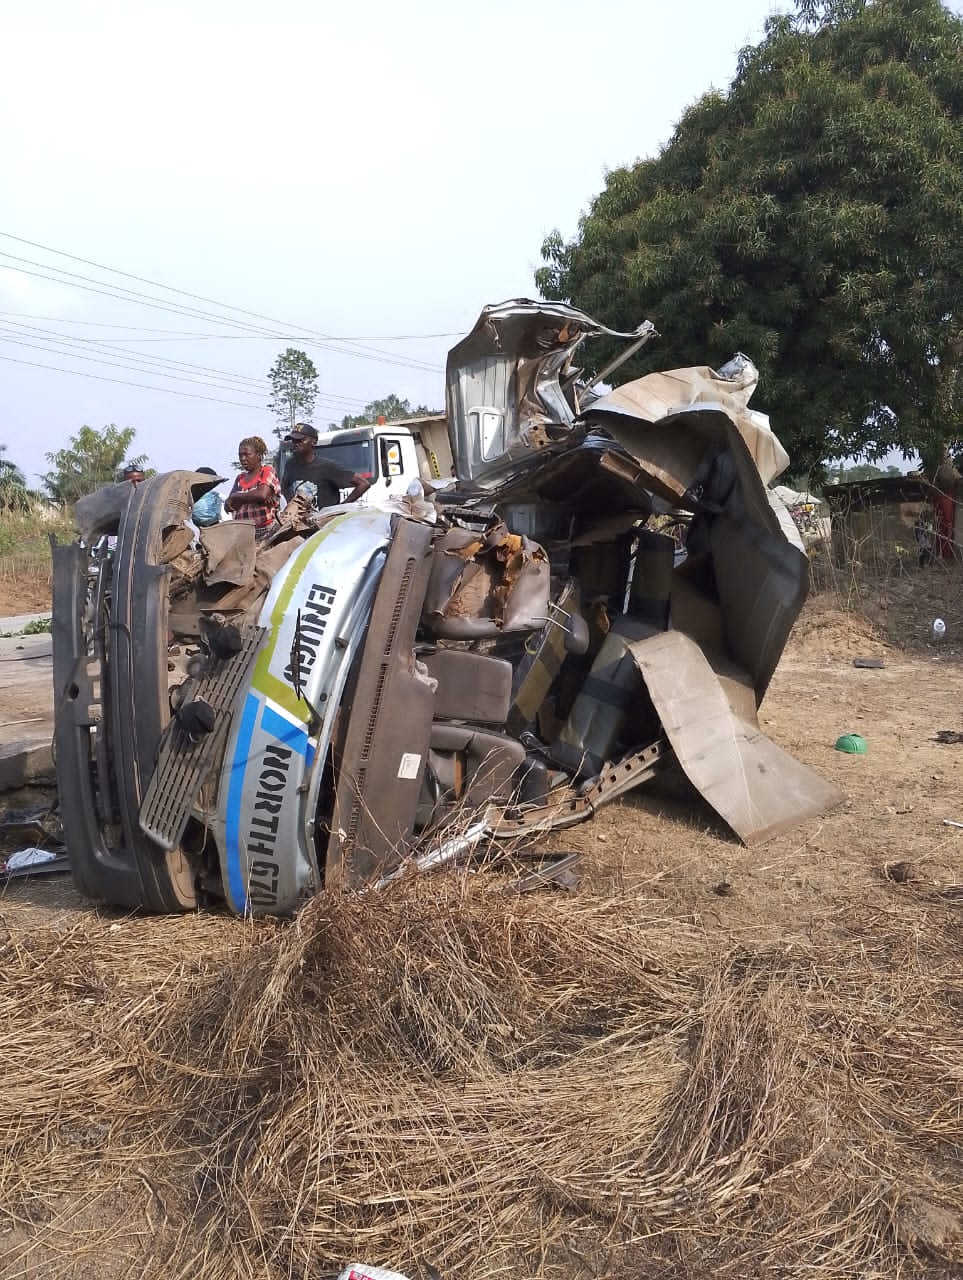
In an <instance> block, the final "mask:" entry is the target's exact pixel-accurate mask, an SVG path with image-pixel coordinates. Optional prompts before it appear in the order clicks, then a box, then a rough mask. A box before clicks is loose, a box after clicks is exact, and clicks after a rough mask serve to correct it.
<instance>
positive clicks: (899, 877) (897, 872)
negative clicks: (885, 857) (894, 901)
mask: <svg viewBox="0 0 963 1280" xmlns="http://www.w3.org/2000/svg"><path fill="white" fill-rule="evenodd" d="M913 870H914V868H913V864H912V862H908V861H905V860H904V861H902V862H887V863H886V865H885V866H884V867H883V875H884V876H885V877H886V879H887V880H892V881H894V883H896V884H906V882H907V881H908V880H911V879H912V877H913Z"/></svg>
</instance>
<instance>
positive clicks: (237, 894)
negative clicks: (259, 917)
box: [225, 693, 261, 913]
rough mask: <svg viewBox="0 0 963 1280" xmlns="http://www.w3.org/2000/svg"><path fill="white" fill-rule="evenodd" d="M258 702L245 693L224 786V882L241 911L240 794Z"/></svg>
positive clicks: (244, 893)
mask: <svg viewBox="0 0 963 1280" xmlns="http://www.w3.org/2000/svg"><path fill="white" fill-rule="evenodd" d="M260 705H261V700H260V699H259V698H257V697H255V695H254V694H253V693H249V694H248V695H247V698H246V700H245V702H244V711H243V713H242V715H241V725H240V728H239V729H238V733H237V745H236V746H235V748H234V759H233V760H232V761H231V781H230V783H229V784H228V788H227V822H226V824H225V845H226V848H225V858H226V861H227V884H228V892H229V893H230V895H231V900H232V902H233V905H234V909H235V910H236V911H239V912H242V913H243V912H246V911H247V885H246V884H245V883H244V874H243V872H242V871H241V832H240V817H241V797H242V795H243V794H244V778H245V775H246V773H247V764H248V759H249V757H250V754H251V740H252V738H253V737H254V725H255V723H256V721H257V712H258V707H259V706H260Z"/></svg>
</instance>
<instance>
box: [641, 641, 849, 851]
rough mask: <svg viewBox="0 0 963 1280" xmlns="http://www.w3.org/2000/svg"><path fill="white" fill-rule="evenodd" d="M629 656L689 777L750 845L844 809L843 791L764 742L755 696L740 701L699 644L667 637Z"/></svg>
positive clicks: (734, 679) (731, 681) (734, 683)
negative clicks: (754, 702) (808, 819)
mask: <svg viewBox="0 0 963 1280" xmlns="http://www.w3.org/2000/svg"><path fill="white" fill-rule="evenodd" d="M629 652H630V653H631V655H632V658H633V660H634V661H635V663H636V666H637V667H638V669H639V671H640V673H641V675H642V679H643V680H644V681H645V685H646V688H647V689H648V691H649V696H650V697H651V699H652V702H653V704H654V705H655V709H656V711H657V712H658V715H659V719H660V720H661V722H662V727H663V729H664V731H665V734H666V737H667V738H668V739H669V742H670V743H671V744H672V748H673V751H674V752H675V756H676V759H677V760H678V762H679V764H680V766H681V767H682V770H683V772H684V773H685V775H686V777H687V778H688V779H689V781H690V782H691V783H692V785H693V786H694V787H695V789H696V790H697V791H698V792H699V794H700V795H701V796H702V797H703V798H704V799H705V800H706V801H707V802H708V803H709V804H710V805H711V806H712V808H713V809H715V811H716V813H718V814H719V816H720V817H721V818H722V819H723V820H724V821H725V822H726V823H727V824H728V825H729V826H730V827H731V828H732V830H733V831H734V832H735V833H736V835H737V836H738V837H739V839H740V840H742V841H743V842H744V843H745V844H747V845H756V844H761V843H762V842H763V841H765V840H769V839H771V838H772V837H773V836H776V835H779V834H780V832H782V831H786V830H789V829H790V828H792V827H794V826H796V825H797V824H798V823H800V822H803V821H805V820H806V819H807V818H813V817H818V816H819V815H820V814H823V813H826V812H827V811H828V810H829V809H832V808H835V806H836V805H838V804H840V803H841V802H842V800H843V793H842V792H841V791H840V790H839V788H838V787H836V786H834V785H833V783H831V782H827V781H825V779H823V778H821V777H820V776H819V774H817V773H815V772H814V771H813V770H812V769H810V768H809V766H808V765H805V764H803V763H801V761H799V760H795V759H793V757H792V756H791V755H789V754H788V752H786V751H784V750H783V749H782V747H780V746H777V745H776V743H775V742H773V741H772V740H771V739H770V738H767V737H766V735H765V734H764V733H763V732H762V730H761V729H760V728H759V724H758V721H757V719H756V715H755V708H754V706H753V699H752V696H751V690H746V691H745V692H747V693H748V694H749V696H748V697H746V696H740V689H739V683H740V682H739V680H738V676H737V675H733V674H732V673H730V674H729V676H728V677H727V678H726V679H725V681H723V680H722V679H720V676H719V674H717V672H716V671H714V670H713V667H712V666H711V665H710V662H709V659H708V658H707V657H706V655H705V654H704V653H703V652H702V650H701V649H700V648H699V646H698V645H697V644H696V643H695V641H694V640H692V639H690V638H689V637H688V636H686V635H683V634H682V632H680V631H667V632H664V633H662V634H661V635H657V636H652V637H650V638H647V639H644V640H639V641H636V642H635V643H634V644H631V645H629ZM727 689H728V696H727Z"/></svg>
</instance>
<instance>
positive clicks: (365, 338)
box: [0, 232, 464, 342]
mask: <svg viewBox="0 0 963 1280" xmlns="http://www.w3.org/2000/svg"><path fill="white" fill-rule="evenodd" d="M2 234H3V233H2V232H0V235H2ZM0 316H9V317H11V319H19V320H48V321H50V322H51V323H53V324H82V325H96V326H97V327H98V328H100V329H124V330H130V331H131V332H135V333H151V334H159V335H163V336H160V337H153V338H127V339H126V341H127V342H167V341H168V339H169V338H203V339H204V340H205V341H209V342H231V341H241V340H243V341H246V342H260V341H265V342H268V341H271V342H273V341H274V340H275V339H274V335H273V334H272V335H270V336H268V337H262V335H261V334H259V333H195V332H192V331H191V330H189V329H154V328H151V327H150V326H149V325H143V324H113V323H112V322H111V321H109V320H79V319H75V318H74V317H72V316H37V315H33V314H32V312H28V311H0ZM461 337H464V334H463V333H462V332H461V331H460V330H457V329H453V330H452V331H451V332H450V333H366V334H357V333H355V334H350V335H347V336H346V335H344V334H336V335H334V336H333V337H332V341H333V342H427V341H428V340H429V339H431V338H461Z"/></svg>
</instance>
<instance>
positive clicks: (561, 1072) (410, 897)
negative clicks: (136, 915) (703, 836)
mask: <svg viewBox="0 0 963 1280" xmlns="http://www.w3.org/2000/svg"><path fill="white" fill-rule="evenodd" d="M901 892H902V893H903V894H904V897H903V899H902V901H901V902H898V903H895V904H894V906H893V908H892V910H886V911H878V912H877V914H875V915H874V916H873V917H872V918H866V915H865V907H863V908H862V909H859V908H857V907H856V906H853V907H851V908H850V907H848V906H847V905H845V904H841V905H840V907H839V910H838V912H837V914H836V916H835V917H834V918H833V919H832V920H831V921H830V922H829V923H828V924H825V925H824V926H823V933H822V934H821V935H820V936H814V937H812V938H811V939H810V940H809V941H808V942H807V943H805V944H799V943H796V944H794V945H790V944H784V945H778V946H773V945H772V943H771V941H764V940H763V939H762V937H760V939H759V942H758V944H757V945H755V946H754V945H752V944H751V942H750V941H747V940H745V939H743V941H742V943H741V944H740V946H739V947H738V948H730V949H728V950H726V951H724V952H719V953H716V952H714V951H713V949H712V947H711V946H710V944H709V942H708V940H707V938H706V937H705V936H704V935H703V934H702V932H701V931H700V930H699V929H698V928H697V927H696V926H694V925H693V924H691V923H686V922H685V921H683V920H678V919H673V918H671V917H668V916H667V915H666V914H665V907H664V905H663V904H661V903H659V902H656V901H655V900H650V899H647V898H642V897H633V896H625V895H623V896H620V897H614V898H608V899H602V898H597V897H593V896H591V895H589V894H579V895H578V896H575V897H571V896H561V895H555V894H551V893H540V894H536V895H532V896H530V897H526V898H519V897H517V896H507V895H506V894H505V893H504V882H503V880H502V879H500V878H499V877H498V876H497V875H488V874H485V875H478V876H469V875H464V874H455V875H447V876H441V877H438V878H436V879H434V880H423V881H407V882H402V883H399V884H398V885H395V886H393V887H392V888H391V889H390V890H388V891H387V892H385V893H383V894H380V895H368V896H360V897H354V898H344V897H335V896H332V895H327V894H324V895H321V896H320V897H318V898H317V899H315V900H314V901H313V902H311V903H310V904H309V905H308V906H307V907H306V908H305V910H304V911H303V912H302V914H301V915H300V917H299V918H298V919H297V920H296V921H295V922H293V923H292V924H290V925H287V926H283V925H276V924H263V925H257V926H251V925H244V924H243V923H240V922H237V921H228V920H218V919H213V918H207V919H205V918H201V917H192V918H189V919H181V920H136V919H114V920H111V919H109V918H100V917H94V916H92V917H85V918H84V919H83V923H82V924H79V925H77V926H76V927H75V928H73V929H72V930H70V931H68V932H66V933H63V934H62V935H58V933H57V932H55V931H53V930H50V931H40V932H35V933H33V934H32V935H31V936H30V937H29V938H24V937H20V938H13V937H11V938H8V940H7V942H6V944H5V947H4V950H3V956H2V969H0V987H2V1009H3V1014H2V1019H3V1021H2V1032H0V1034H2V1050H3V1062H4V1068H3V1072H4V1086H5V1087H4V1089H3V1091H2V1092H0V1136H2V1141H0V1150H2V1152H3V1162H2V1165H0V1203H2V1204H3V1206H4V1208H3V1213H4V1215H5V1216H7V1218H8V1221H9V1224H10V1228H11V1229H10V1230H8V1232H7V1234H6V1235H0V1263H2V1269H3V1273H4V1275H21V1274H22V1275H28V1274H37V1275H44V1276H47V1275H55V1274H62V1275H64V1276H80V1275H87V1274H90V1275H95V1274H96V1275H127V1274H130V1275H135V1274H154V1275H158V1276H160V1275H163V1276H165V1277H175V1276H184V1277H187V1276H192V1277H197V1276H200V1277H218V1278H219V1277H224V1280H227V1277H232V1278H233V1277H238V1276H241V1277H248V1276H249V1277H282V1276H284V1277H288V1276H307V1275H310V1276H320V1275H324V1274H326V1273H327V1272H329V1271H336V1270H337V1268H338V1267H339V1265H341V1264H343V1263H344V1262H345V1261H346V1260H347V1259H348V1258H349V1257H354V1256H361V1257H365V1258H367V1259H369V1260H371V1261H377V1262H380V1263H382V1264H386V1265H392V1266H397V1267H399V1268H402V1269H408V1270H409V1272H410V1273H416V1272H418V1269H419V1267H420V1265H421V1264H422V1263H423V1262H430V1263H431V1264H433V1265H434V1266H436V1267H437V1268H438V1269H439V1270H440V1271H441V1273H442V1274H443V1275H447V1276H455V1275H458V1276H464V1277H473V1278H478V1280H483V1278H484V1280H488V1278H489V1277H496V1276H501V1275H506V1276H507V1275H512V1276H517V1275H531V1276H544V1277H559V1278H561V1277H575V1276H602V1275H613V1276H614V1275H616V1274H619V1275H621V1274H631V1275H633V1276H640V1277H647V1276H652V1277H655V1276H659V1277H679V1278H680V1280H681V1277H687V1278H688V1277H706V1278H708V1277H710V1276H712V1277H726V1276H728V1277H733V1278H735V1277H747V1276H759V1277H763V1276H766V1277H768V1276H785V1277H789V1276H793V1277H796V1276H813V1277H820V1278H821V1280H834V1278H836V1277H839V1278H840V1280H842V1277H847V1278H849V1277H856V1276H859V1277H861V1278H872V1277H879V1278H880V1280H882V1278H883V1277H887V1278H889V1277H892V1276H897V1275H901V1276H922V1275H927V1276H937V1275H949V1274H950V1273H951V1270H952V1269H953V1268H954V1267H956V1266H958V1265H959V1264H960V1263H961V1262H963V1243H961V1238H960V1222H961V1212H963V1164H961V1144H963V1119H961V1106H963V1047H961V1041H960V1036H959V1017H960V1012H961V1010H963V971H961V967H960V963H959V941H960V938H959V909H958V907H956V906H953V905H946V904H939V903H935V902H934V901H933V900H932V899H931V897H927V896H926V895H925V894H923V893H922V892H920V893H917V894H916V896H914V891H913V890H912V888H911V887H904V888H903V889H901ZM85 1268H89V1271H88V1270H85Z"/></svg>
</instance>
